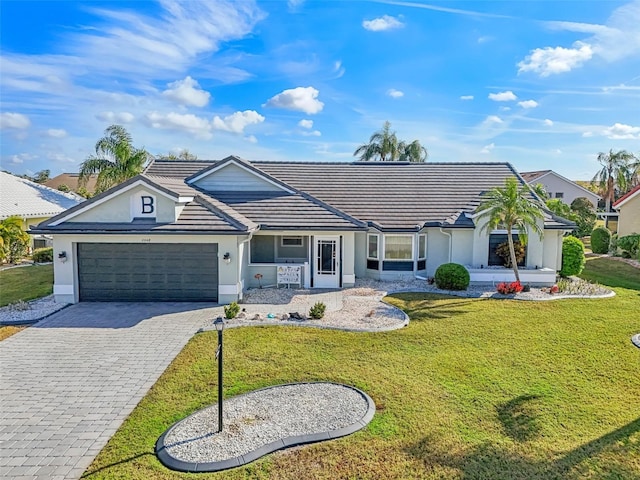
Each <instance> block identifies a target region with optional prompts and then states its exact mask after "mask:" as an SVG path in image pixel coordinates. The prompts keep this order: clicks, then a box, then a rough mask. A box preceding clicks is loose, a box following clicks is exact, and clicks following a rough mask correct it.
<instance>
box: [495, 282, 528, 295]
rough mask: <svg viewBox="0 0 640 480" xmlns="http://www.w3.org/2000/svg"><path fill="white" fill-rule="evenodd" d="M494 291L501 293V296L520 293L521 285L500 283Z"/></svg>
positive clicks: (518, 283)
mask: <svg viewBox="0 0 640 480" xmlns="http://www.w3.org/2000/svg"><path fill="white" fill-rule="evenodd" d="M496 289H497V290H498V293H501V294H503V295H509V294H512V293H520V292H521V291H522V284H521V283H520V282H511V283H506V282H501V283H499V284H498V286H497V288H496Z"/></svg>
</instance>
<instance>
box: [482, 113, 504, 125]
mask: <svg viewBox="0 0 640 480" xmlns="http://www.w3.org/2000/svg"><path fill="white" fill-rule="evenodd" d="M482 123H483V124H484V125H487V126H491V125H500V124H501V123H504V121H503V120H502V119H501V118H500V117H498V116H497V115H489V116H488V117H487V118H485V119H484V121H483V122H482Z"/></svg>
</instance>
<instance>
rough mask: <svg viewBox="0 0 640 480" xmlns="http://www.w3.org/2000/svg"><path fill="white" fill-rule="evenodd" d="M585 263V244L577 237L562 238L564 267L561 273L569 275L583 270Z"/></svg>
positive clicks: (564, 275)
mask: <svg viewBox="0 0 640 480" xmlns="http://www.w3.org/2000/svg"><path fill="white" fill-rule="evenodd" d="M584 264H585V256H584V245H583V244H582V242H581V241H580V239H578V238H576V237H565V238H563V239H562V268H561V269H560V275H561V276H563V277H569V276H571V275H578V274H580V273H581V272H582V269H583V268H584Z"/></svg>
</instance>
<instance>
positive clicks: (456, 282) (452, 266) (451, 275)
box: [435, 263, 471, 290]
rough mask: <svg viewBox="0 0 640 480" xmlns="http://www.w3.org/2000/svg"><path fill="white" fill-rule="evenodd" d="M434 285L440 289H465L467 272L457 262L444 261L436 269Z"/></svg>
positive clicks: (467, 277) (468, 279) (467, 279)
mask: <svg viewBox="0 0 640 480" xmlns="http://www.w3.org/2000/svg"><path fill="white" fill-rule="evenodd" d="M435 278H436V286H437V287H438V288H440V289H442V290H466V289H467V287H468V286H469V281H470V280H471V279H470V277H469V272H468V271H467V269H466V268H464V266H462V265H460V264H458V263H444V264H442V265H440V266H439V267H438V269H437V270H436V277H435Z"/></svg>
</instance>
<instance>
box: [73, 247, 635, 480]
mask: <svg viewBox="0 0 640 480" xmlns="http://www.w3.org/2000/svg"><path fill="white" fill-rule="evenodd" d="M601 260H603V261H602V262H601ZM594 262H595V263H594ZM638 273H639V271H638V270H637V269H633V267H630V266H629V265H626V264H623V263H620V262H614V261H612V260H607V259H593V260H590V261H589V262H588V263H587V269H586V271H585V273H584V276H585V277H587V278H590V279H592V280H593V279H599V280H598V281H600V282H601V283H603V284H609V285H612V286H614V287H615V290H616V293H617V296H616V297H613V298H608V299H600V300H588V299H576V300H561V301H553V302H522V301H514V300H479V299H466V298H458V297H448V296H440V295H432V294H397V295H392V296H390V297H388V298H387V300H389V301H390V302H392V303H393V304H395V305H397V306H399V307H401V308H403V309H404V310H405V311H407V313H408V314H409V315H410V316H411V324H410V325H409V326H408V327H407V328H405V329H402V330H399V331H395V332H388V333H373V334H368V333H348V332H336V331H325V330H315V329H302V328H299V329H296V328H287V327H259V328H258V327H257V328H245V329H232V330H228V331H226V332H225V396H227V397H229V396H233V395H237V394H240V393H243V392H247V391H250V390H254V389H257V388H261V387H264V386H267V385H275V384H280V383H287V382H300V381H316V380H323V381H325V380H327V381H335V382H341V383H346V384H350V385H354V386H356V387H358V388H361V389H363V390H364V391H366V392H367V393H368V394H369V395H371V397H372V398H373V400H374V401H375V403H376V406H377V413H376V416H375V417H374V419H373V421H372V422H371V423H370V424H369V425H368V426H367V427H366V428H365V429H364V430H362V431H360V432H357V433H355V434H354V435H351V436H349V437H345V438H342V439H339V440H336V441H332V442H327V443H320V444H315V445H309V446H305V447H302V448H295V449H290V450H287V451H283V452H279V453H276V454H272V455H269V456H267V457H265V458H263V459H261V460H258V461H256V462H254V463H253V464H250V465H247V466H244V467H241V468H237V469H234V470H229V471H225V472H220V473H218V474H198V475H197V478H199V479H222V478H224V479H249V478H251V479H267V478H269V479H296V480H300V479H305V480H306V479H412V478H421V479H422V478H431V479H442V478H445V479H448V478H452V479H453V478H455V479H583V478H588V479H630V480H633V479H640V382H638V365H639V364H640V351H638V349H637V348H634V347H633V345H632V344H631V341H630V337H631V335H632V334H634V333H638V332H637V330H638V327H639V324H638V311H640V275H638ZM618 275H621V276H622V277H623V278H622V279H621V278H619V277H618ZM215 344H216V333H215V332H208V333H204V334H199V335H197V336H195V337H194V338H193V339H192V340H191V341H190V342H189V344H188V345H187V346H186V347H185V349H184V350H183V351H182V352H181V353H180V355H178V357H177V358H176V360H175V361H174V362H173V363H172V364H171V366H170V367H169V368H168V369H167V370H166V371H165V373H164V374H163V375H162V377H161V378H160V380H159V381H158V382H157V384H156V385H155V386H154V387H153V388H152V390H151V391H150V392H149V394H148V395H147V396H146V397H145V398H144V399H143V400H142V401H141V403H140V404H139V405H138V407H137V408H136V409H135V410H134V412H133V413H132V414H131V416H130V417H129V418H128V419H127V420H126V422H125V423H124V424H123V426H122V427H121V428H120V429H119V430H118V432H117V433H116V434H115V436H114V437H113V438H112V439H111V441H110V442H109V444H108V445H107V447H105V449H104V450H103V451H102V452H101V453H100V454H99V456H98V457H97V458H96V460H95V461H94V462H93V464H92V465H91V466H90V467H89V469H88V470H87V472H85V475H84V477H85V478H91V479H98V478H110V479H116V478H127V479H140V480H142V479H174V478H185V479H186V478H196V475H187V474H179V473H177V472H173V471H170V470H167V469H166V468H164V467H163V466H162V465H161V464H160V463H159V462H158V460H157V459H156V458H155V456H154V453H153V452H154V450H153V448H154V443H155V441H156V440H157V438H158V436H159V435H160V434H161V433H162V432H163V431H164V430H165V429H166V428H167V427H169V426H170V425H171V424H172V423H173V422H175V421H177V420H180V419H182V418H184V417H185V416H187V415H188V414H190V413H192V412H193V411H195V410H197V409H200V408H203V407H205V406H207V405H210V404H213V403H215V402H216V394H215V392H216V383H215V381H216V378H217V377H216V367H215V360H214V351H215Z"/></svg>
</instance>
